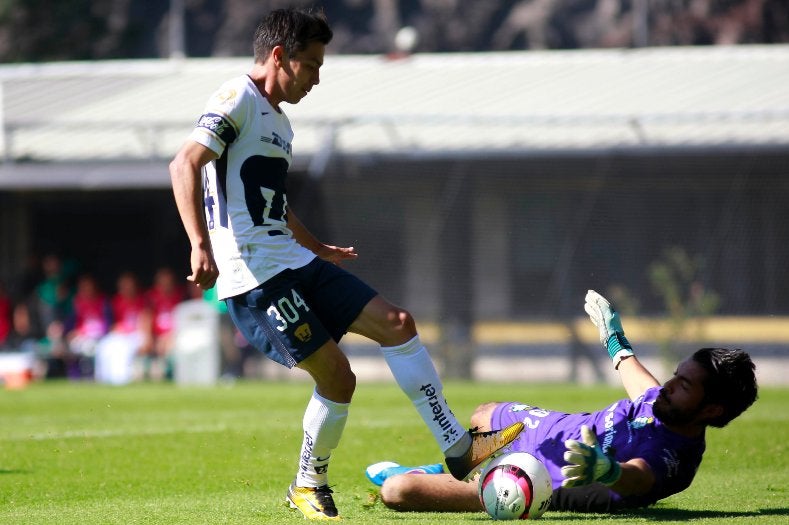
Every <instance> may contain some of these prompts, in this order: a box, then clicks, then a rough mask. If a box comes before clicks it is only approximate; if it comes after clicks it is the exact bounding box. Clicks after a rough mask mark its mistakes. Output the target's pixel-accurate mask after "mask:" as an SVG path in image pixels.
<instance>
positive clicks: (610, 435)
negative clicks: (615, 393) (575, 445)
mask: <svg viewBox="0 0 789 525" xmlns="http://www.w3.org/2000/svg"><path fill="white" fill-rule="evenodd" d="M616 406H617V403H614V404H613V405H611V406H610V407H608V410H606V414H605V419H604V420H603V421H604V424H605V430H604V432H603V442H602V443H601V445H602V449H603V452H608V449H610V448H611V444H612V443H613V442H614V437H616V427H614V411H615V410H616Z"/></svg>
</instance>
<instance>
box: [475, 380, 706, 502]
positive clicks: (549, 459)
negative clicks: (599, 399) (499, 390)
mask: <svg viewBox="0 0 789 525" xmlns="http://www.w3.org/2000/svg"><path fill="white" fill-rule="evenodd" d="M660 388H661V387H659V386H655V387H652V388H650V389H648V390H647V391H646V392H644V394H643V395H642V396H641V397H639V398H638V399H636V400H635V401H630V400H629V399H622V400H620V401H617V402H616V403H614V404H612V405H611V406H609V407H607V408H605V409H604V410H600V411H598V412H592V413H581V414H567V413H563V412H553V411H549V410H544V409H542V408H538V407H535V406H531V405H526V404H521V403H501V404H499V405H498V406H497V407H496V409H495V410H494V412H493V414H492V415H491V421H490V424H491V428H504V427H506V426H507V425H510V424H512V423H515V422H517V421H522V422H523V424H524V425H525V429H524V430H523V432H522V433H521V435H520V437H518V439H516V440H515V441H514V442H513V444H512V450H513V451H517V452H528V453H530V454H532V455H534V456H536V457H537V458H538V459H539V460H540V461H542V462H543V463H544V464H545V466H546V467H547V468H548V472H550V474H551V478H552V480H553V488H554V489H557V488H559V487H561V484H562V479H563V477H562V474H561V471H560V469H561V467H562V466H563V465H566V464H567V462H566V461H564V451H565V447H564V442H565V440H567V439H576V440H579V441H580V440H581V425H588V426H589V427H590V428H594V429H595V433H596V434H597V439H598V441H599V442H600V446H601V447H602V449H603V450H604V451H606V452H612V453H613V455H614V457H615V458H616V460H617V461H619V462H624V461H628V460H631V459H633V458H641V459H643V460H644V461H646V462H647V463H648V464H649V466H650V468H651V469H652V473H653V474H654V475H655V484H654V486H653V487H652V490H650V491H649V493H647V494H645V495H643V496H627V497H622V496H620V495H619V494H617V493H615V492H614V491H611V497H612V499H613V500H614V501H616V502H621V503H622V504H624V506H628V507H630V506H634V507H640V506H644V505H651V504H652V503H655V502H656V501H658V500H660V499H663V498H666V497H668V496H670V495H672V494H676V493H677V492H681V491H682V490H685V489H686V488H687V487H688V486H690V483H691V481H693V477H694V476H695V475H696V470H697V469H698V468H699V464H700V463H701V456H702V455H703V454H704V449H705V444H704V435H701V436H699V437H696V438H688V437H685V436H680V435H679V434H676V433H674V432H672V431H670V430H669V429H667V428H666V427H665V426H663V424H662V423H661V422H660V421H659V420H658V419H657V418H655V416H654V415H653V413H652V405H653V403H654V402H655V399H656V398H657V396H658V394H659V393H660Z"/></svg>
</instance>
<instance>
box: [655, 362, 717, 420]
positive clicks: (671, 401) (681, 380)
mask: <svg viewBox="0 0 789 525" xmlns="http://www.w3.org/2000/svg"><path fill="white" fill-rule="evenodd" d="M705 377H706V371H705V370H704V369H703V368H702V367H701V366H700V365H699V364H698V363H696V362H695V361H693V360H691V359H688V360H686V361H683V362H682V363H680V364H679V366H678V367H677V370H676V371H675V372H674V377H672V378H671V379H669V380H668V381H666V383H665V384H664V385H663V388H661V389H660V395H659V396H658V398H657V399H656V400H655V404H654V405H653V407H652V408H653V412H654V414H655V417H657V418H658V419H659V420H660V421H661V422H662V423H664V424H666V425H669V426H671V425H686V424H689V423H694V422H697V420H699V419H700V418H701V417H702V416H703V415H704V414H703V413H704V409H705V406H704V378H705Z"/></svg>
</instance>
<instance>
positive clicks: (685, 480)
mask: <svg viewBox="0 0 789 525" xmlns="http://www.w3.org/2000/svg"><path fill="white" fill-rule="evenodd" d="M585 310H586V312H587V313H588V314H589V317H590V318H591V320H592V322H593V323H594V324H595V325H596V326H597V328H598V329H599V330H600V341H601V343H602V344H603V347H605V348H606V350H607V351H608V354H609V356H610V357H611V360H612V362H613V365H614V368H615V369H616V370H618V371H619V375H620V378H621V380H622V383H623V385H624V387H625V390H626V391H627V394H628V396H629V397H628V399H622V400H620V401H617V402H615V403H612V404H611V405H610V406H608V407H606V408H604V409H603V410H599V411H597V412H591V413H576V414H568V413H563V412H554V411H550V410H545V409H543V408H539V407H535V406H531V405H528V404H524V403H516V402H506V403H497V402H494V403H485V404H483V405H480V406H479V407H478V408H477V410H476V411H475V413H474V414H473V415H472V418H471V419H472V426H479V427H480V428H481V429H490V428H501V427H505V426H507V425H509V424H511V423H512V422H514V421H521V422H523V423H524V425H525V430H524V431H523V432H522V433H521V435H520V436H519V437H518V439H516V440H515V441H514V442H513V443H512V451H513V452H528V453H530V454H532V455H534V456H536V457H537V458H538V459H539V460H540V461H542V462H543V463H544V464H545V466H546V467H547V468H548V472H550V474H551V478H552V480H553V489H554V491H553V496H552V500H551V507H550V508H551V509H553V510H568V511H574V512H615V511H618V510H622V509H627V508H638V507H644V506H648V505H651V504H653V503H655V502H656V501H658V500H661V499H664V498H666V497H668V496H671V495H672V494H676V493H678V492H681V491H683V490H685V489H686V488H688V487H689V486H690V484H691V482H692V481H693V478H694V476H695V474H696V471H697V470H698V468H699V465H700V464H701V460H702V456H703V454H704V449H705V431H706V428H707V427H708V426H711V427H723V426H726V424H728V423H729V422H730V421H731V420H732V419H734V418H735V417H737V416H738V415H740V414H741V413H742V412H743V411H745V410H746V409H747V408H748V407H749V406H750V405H751V404H752V403H753V402H754V401H755V400H756V398H757V385H756V377H755V374H754V370H755V366H754V364H753V362H752V361H751V359H750V357H749V356H748V354H747V353H745V352H743V351H742V350H728V349H724V348H702V349H700V350H698V351H696V352H695V353H694V354H693V355H692V356H690V357H689V358H688V359H686V360H684V361H682V362H681V363H680V364H679V365H678V366H677V369H676V371H675V372H674V375H673V377H672V378H671V379H669V380H668V381H667V382H666V383H664V384H663V385H662V386H661V385H660V384H659V382H658V381H657V379H655V377H654V376H653V375H652V374H651V373H650V372H649V371H648V370H647V369H646V368H645V367H644V366H643V365H642V364H641V362H640V361H639V360H638V359H637V358H636V357H635V355H634V354H633V349H632V347H631V345H630V343H629V342H628V341H627V339H626V338H625V334H624V330H623V328H622V323H621V321H620V319H619V315H618V313H617V312H616V311H615V310H614V309H613V308H612V306H611V305H610V304H609V302H608V301H607V300H606V299H605V298H604V297H602V296H601V295H600V294H598V293H597V292H595V291H593V290H590V291H589V292H588V293H587V295H586V304H585ZM426 467H430V466H426ZM407 470H408V469H407V468H406V467H400V466H399V465H396V464H394V463H391V462H389V463H381V464H375V465H371V466H370V467H368V469H367V476H368V478H369V479H370V480H371V481H373V482H374V483H376V484H379V485H382V488H381V499H382V500H383V502H384V504H385V505H387V506H388V507H391V508H393V509H396V510H404V511H473V510H481V509H482V507H481V505H480V502H479V498H478V496H477V490H476V485H475V484H468V483H459V482H457V481H456V480H453V479H452V478H451V477H450V476H446V475H440V476H437V475H430V476H428V475H398V474H401V473H403V472H404V471H407ZM422 471H426V472H427V473H428V474H429V473H430V471H431V469H430V468H425V467H422ZM416 472H419V471H416Z"/></svg>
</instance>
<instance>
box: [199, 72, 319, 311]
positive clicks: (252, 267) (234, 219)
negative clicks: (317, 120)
mask: <svg viewBox="0 0 789 525" xmlns="http://www.w3.org/2000/svg"><path fill="white" fill-rule="evenodd" d="M189 138H190V139H192V140H194V141H196V142H198V143H200V144H202V145H204V146H206V147H207V148H209V149H211V150H212V151H213V152H215V153H216V154H217V155H219V158H218V159H216V160H215V161H213V162H211V163H209V164H207V165H206V166H205V168H204V169H203V197H204V198H203V202H204V203H205V214H206V222H207V224H208V231H209V233H210V235H211V247H212V248H213V251H214V257H215V258H216V263H217V266H218V268H219V279H217V283H216V286H217V294H218V296H219V298H220V299H225V298H227V297H232V296H235V295H238V294H240V293H243V292H246V291H248V290H251V289H253V288H255V287H257V286H258V285H259V284H261V283H263V282H265V281H267V280H268V279H270V278H271V277H273V276H274V275H276V274H278V273H279V272H281V271H283V270H285V269H288V268H300V267H302V266H304V265H306V264H307V263H309V262H310V261H311V260H312V259H313V258H314V257H315V254H314V253H312V252H311V251H309V250H307V249H306V248H304V247H303V246H302V245H300V244H299V243H298V242H296V240H295V239H294V238H293V233H292V232H291V231H290V229H288V226H287V216H286V214H287V209H288V201H287V197H286V195H285V177H286V176H287V173H288V167H289V166H290V163H291V158H292V157H291V155H292V152H291V141H292V140H293V130H292V129H291V127H290V121H289V120H288V117H287V116H285V114H284V113H282V112H279V111H277V110H276V109H274V108H273V107H272V106H271V104H269V102H268V100H267V99H266V98H265V97H264V96H263V95H261V94H260V92H259V91H258V89H257V87H256V86H255V84H254V83H253V82H252V80H251V79H250V78H249V77H248V76H246V75H244V76H242V77H238V78H235V79H232V80H230V81H228V82H226V83H225V84H223V85H222V87H220V88H219V90H218V91H217V92H216V93H214V94H213V95H212V96H211V98H210V100H209V101H208V104H207V106H206V108H205V111H204V112H203V115H202V116H201V117H200V120H199V121H198V123H197V126H196V127H195V129H194V130H193V131H192V133H191V135H190V136H189Z"/></svg>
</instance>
